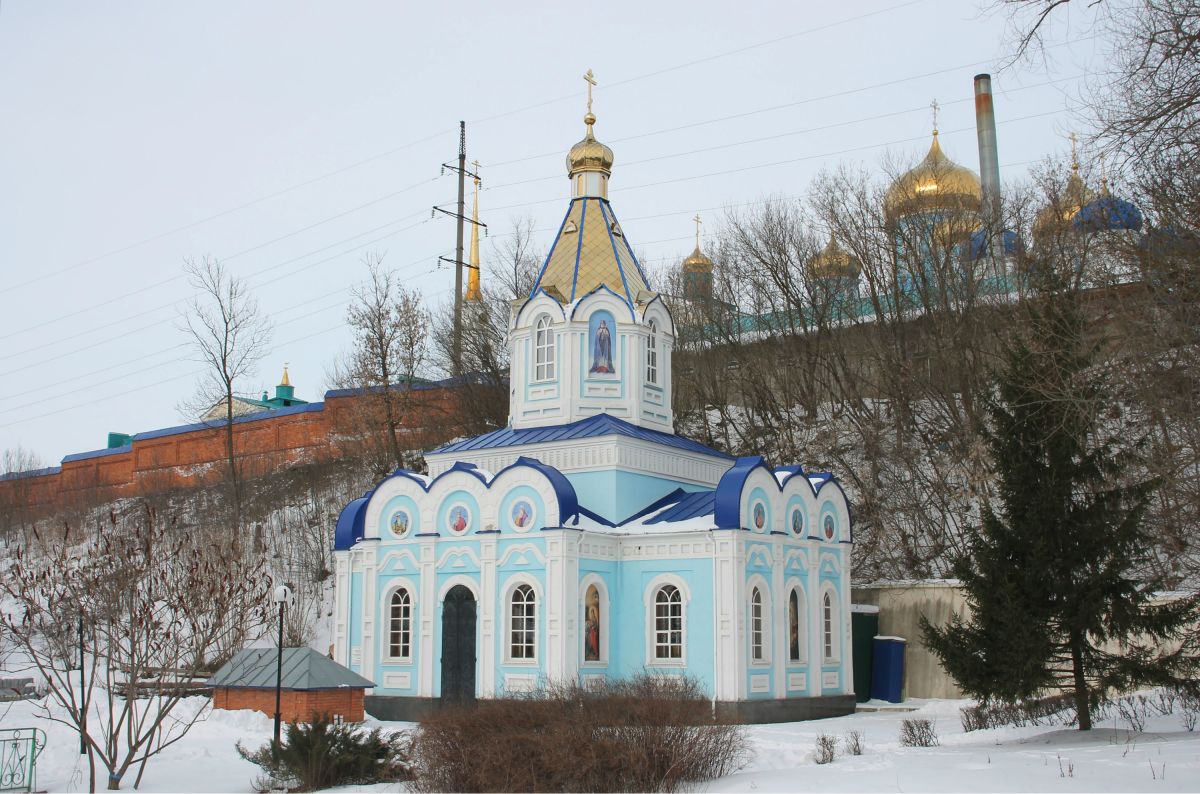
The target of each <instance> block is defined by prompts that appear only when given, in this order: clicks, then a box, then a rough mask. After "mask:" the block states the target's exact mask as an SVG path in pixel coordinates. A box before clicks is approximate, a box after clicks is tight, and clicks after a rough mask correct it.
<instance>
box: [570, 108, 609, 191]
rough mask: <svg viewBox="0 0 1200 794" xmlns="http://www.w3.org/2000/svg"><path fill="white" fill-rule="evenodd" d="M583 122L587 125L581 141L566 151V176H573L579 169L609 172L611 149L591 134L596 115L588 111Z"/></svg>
mask: <svg viewBox="0 0 1200 794" xmlns="http://www.w3.org/2000/svg"><path fill="white" fill-rule="evenodd" d="M583 123H584V124H586V125H587V133H586V134H585V135H584V136H583V140H582V141H580V142H579V143H577V144H575V145H574V146H572V147H571V151H569V152H567V176H569V177H572V176H575V174H577V173H578V172H580V171H601V172H603V173H605V174H611V173H612V166H613V152H612V149H610V148H608V147H607V146H605V145H604V144H602V143H600V141H598V140H596V136H595V135H593V134H592V125H593V124H595V123H596V117H595V116H593V115H592V114H591V113H590V112H589V113H588V114H587V115H586V116H584V117H583Z"/></svg>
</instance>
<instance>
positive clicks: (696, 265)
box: [683, 245, 713, 273]
mask: <svg viewBox="0 0 1200 794" xmlns="http://www.w3.org/2000/svg"><path fill="white" fill-rule="evenodd" d="M712 269H713V261H712V260H711V259H709V258H708V257H707V256H705V255H704V253H703V252H702V251H701V250H700V246H698V245H697V246H696V250H695V251H692V253H691V255H690V256H688V258H687V259H685V260H683V272H684V273H711V272H712Z"/></svg>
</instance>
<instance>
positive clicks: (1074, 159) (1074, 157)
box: [1071, 132, 1079, 171]
mask: <svg viewBox="0 0 1200 794" xmlns="http://www.w3.org/2000/svg"><path fill="white" fill-rule="evenodd" d="M1078 143H1079V136H1078V135H1076V134H1075V133H1073V132H1072V133H1071V170H1072V171H1078V170H1079V154H1078V153H1077V152H1076V151H1075V147H1076V145H1077V144H1078Z"/></svg>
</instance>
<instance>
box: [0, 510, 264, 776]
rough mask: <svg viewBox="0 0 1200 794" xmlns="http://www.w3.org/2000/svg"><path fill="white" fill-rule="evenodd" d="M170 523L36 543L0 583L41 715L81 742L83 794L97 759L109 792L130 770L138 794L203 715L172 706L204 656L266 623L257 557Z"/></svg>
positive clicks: (135, 520)
mask: <svg viewBox="0 0 1200 794" xmlns="http://www.w3.org/2000/svg"><path fill="white" fill-rule="evenodd" d="M173 524H174V522H173V521H172V522H164V521H160V520H159V518H158V515H157V513H156V512H155V511H154V510H153V509H152V508H150V507H148V506H146V505H144V504H143V505H138V506H136V507H135V508H134V510H133V512H132V513H130V514H128V515H125V516H118V515H117V514H116V512H115V511H114V512H113V513H111V518H110V521H109V523H108V525H107V526H106V527H105V528H104V529H103V531H101V532H100V533H98V536H97V537H95V538H94V540H91V541H89V542H86V543H84V544H82V545H78V544H71V543H69V542H68V541H67V540H66V538H65V535H64V537H61V538H57V537H56V538H49V537H46V536H44V535H38V536H37V537H36V538H35V541H34V544H33V545H32V546H31V547H30V548H27V549H25V550H24V551H23V552H22V553H21V554H20V555H18V557H17V559H16V561H15V562H14V564H13V566H12V567H11V569H10V571H9V573H8V575H6V576H5V577H4V579H3V580H2V581H0V592H3V593H4V594H5V595H6V596H7V597H8V598H9V599H10V602H11V603H12V604H13V605H15V607H16V609H15V610H14V611H12V612H9V611H4V612H3V613H0V626H2V627H3V629H4V631H5V632H6V633H7V634H8V636H9V637H10V638H11V639H12V641H13V642H14V643H15V644H16V645H17V647H18V648H20V650H21V652H22V653H23V654H24V655H25V656H26V657H27V658H28V659H29V662H30V664H31V665H32V666H33V668H35V669H36V671H37V672H38V673H39V675H40V676H41V678H42V679H43V680H44V681H45V683H46V685H47V687H48V690H49V695H48V697H47V701H46V702H45V703H44V704H43V716H44V717H45V718H46V719H49V720H52V721H55V722H60V723H63V724H65V725H68V726H70V727H72V728H74V729H75V730H77V731H79V733H80V735H81V737H82V738H83V741H84V743H85V745H86V748H87V751H88V758H89V764H90V767H91V790H92V791H95V789H96V774H95V773H96V764H97V763H99V765H100V766H101V767H102V768H103V769H104V770H105V771H106V772H107V773H108V788H109V789H118V788H120V785H121V781H122V780H123V779H124V777H125V775H126V773H128V772H129V771H130V770H131V769H133V768H134V767H135V766H136V767H137V780H136V781H135V783H134V787H135V788H136V787H137V785H138V783H140V781H141V777H142V774H143V772H144V771H145V766H146V763H147V761H148V760H149V759H150V758H152V757H153V756H155V755H156V754H158V753H160V752H162V751H163V750H165V749H166V748H167V747H169V746H171V745H172V744H174V743H175V742H177V741H179V740H180V739H181V738H182V737H183V736H184V734H186V733H187V731H188V730H189V729H190V728H191V726H192V725H193V724H194V723H195V721H196V720H197V719H198V718H199V717H200V716H201V715H202V714H203V709H200V710H197V711H189V710H188V709H187V708H182V709H180V708H178V707H179V706H180V704H181V701H182V700H183V699H184V698H185V697H186V696H188V695H189V694H191V690H194V688H195V687H196V685H197V679H199V678H202V677H203V676H206V675H207V674H208V672H210V671H209V669H208V664H209V663H208V659H207V654H208V651H209V649H211V648H214V647H217V646H219V645H220V644H222V642H223V641H225V640H227V638H228V637H229V636H231V635H236V636H244V635H245V633H246V631H247V629H248V627H249V629H250V630H251V631H253V630H254V629H255V628H257V627H260V626H262V625H263V624H264V622H265V621H266V620H267V618H268V612H269V603H268V600H267V593H268V592H269V589H270V580H269V579H268V578H267V577H266V576H265V575H264V572H263V568H262V565H263V562H262V559H261V558H260V557H257V556H252V557H251V558H250V559H249V560H247V559H246V558H245V557H243V556H242V555H240V554H238V553H237V552H235V551H233V550H232V549H231V546H230V545H229V544H228V543H227V542H225V541H224V540H223V539H219V538H218V539H216V540H214V541H213V542H209V541H208V540H206V539H205V536H206V534H207V533H203V532H185V531H181V530H180V528H179V527H177V526H173ZM214 534H217V535H219V534H220V533H214ZM81 676H82V680H81ZM189 687H190V689H189Z"/></svg>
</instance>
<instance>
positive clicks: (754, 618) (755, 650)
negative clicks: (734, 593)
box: [750, 587, 765, 662]
mask: <svg viewBox="0 0 1200 794" xmlns="http://www.w3.org/2000/svg"><path fill="white" fill-rule="evenodd" d="M764 655H765V654H764V652H763V597H762V590H759V589H758V588H757V587H755V588H754V589H753V590H751V591H750V658H751V659H753V660H754V661H756V662H761V661H762V660H763V657H764Z"/></svg>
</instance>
